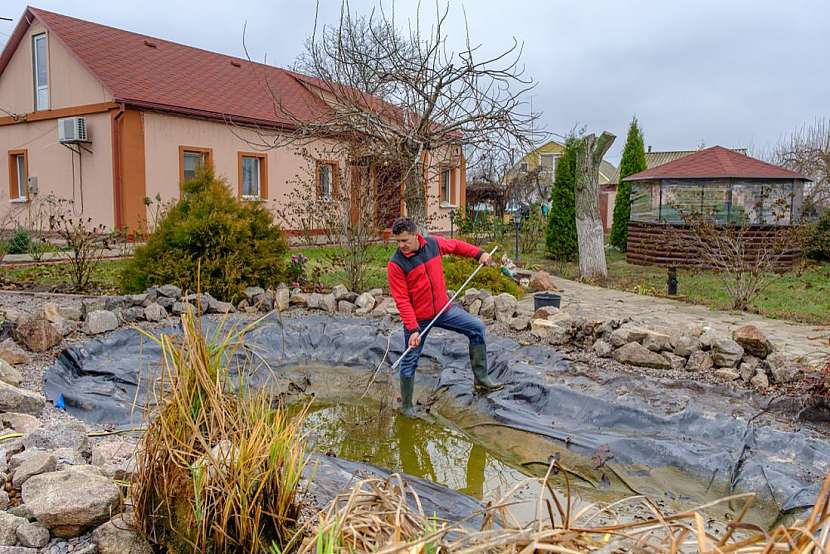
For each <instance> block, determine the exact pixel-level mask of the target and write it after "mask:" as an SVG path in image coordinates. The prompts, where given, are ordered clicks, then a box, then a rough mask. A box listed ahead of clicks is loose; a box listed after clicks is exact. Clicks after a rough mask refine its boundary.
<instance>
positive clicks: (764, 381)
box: [749, 371, 769, 391]
mask: <svg viewBox="0 0 830 554" xmlns="http://www.w3.org/2000/svg"><path fill="white" fill-rule="evenodd" d="M749 384H751V385H752V386H753V387H754V388H756V389H758V390H762V391H763V390H767V389H768V388H769V378H767V374H766V373H764V372H763V371H759V372H757V373H756V374H755V376H754V377H753V378H752V379H750V380H749Z"/></svg>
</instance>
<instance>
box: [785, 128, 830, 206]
mask: <svg viewBox="0 0 830 554" xmlns="http://www.w3.org/2000/svg"><path fill="white" fill-rule="evenodd" d="M770 158H771V161H772V162H773V163H776V164H778V165H782V166H784V167H786V168H789V169H792V170H793V171H796V172H798V173H801V174H802V175H804V176H805V177H809V178H810V179H812V183H806V185H805V190H804V201H803V205H802V213H803V214H805V215H807V216H810V215H817V214H818V213H819V212H821V211H823V210H825V209H828V208H830V119H827V118H821V119H816V120H815V121H814V122H813V123H811V124H809V125H804V126H802V127H800V128H799V129H797V130H796V131H794V132H793V133H792V134H790V135H789V136H786V137H784V138H783V139H782V140H781V141H780V142H779V143H778V144H777V145H776V146H775V147H774V148H773V151H772V154H771V156H770Z"/></svg>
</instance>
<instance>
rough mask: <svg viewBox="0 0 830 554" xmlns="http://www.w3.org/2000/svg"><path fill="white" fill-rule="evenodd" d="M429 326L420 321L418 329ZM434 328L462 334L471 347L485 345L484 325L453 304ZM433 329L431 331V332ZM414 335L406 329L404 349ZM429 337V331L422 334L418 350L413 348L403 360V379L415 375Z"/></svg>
mask: <svg viewBox="0 0 830 554" xmlns="http://www.w3.org/2000/svg"><path fill="white" fill-rule="evenodd" d="M427 325H429V321H419V322H418V327H419V329H421V331H423V329H424V328H425V327H426V326H427ZM432 327H433V328H434V327H440V328H441V329H447V330H448V331H454V332H456V333H461V334H462V335H464V336H465V337H467V338H468V339H469V340H470V346H475V345H477V344H484V324H483V323H482V322H481V320H479V319H478V318H477V317H475V316H474V315H471V314H469V313H467V312H466V311H464V310H463V309H462V308H460V307H458V306H456V305H455V304H453V305H452V306H450V307H449V308H448V309H447V311H446V312H444V313H443V314H441V316H440V317H439V318H438V320H437V321H436V322H435V325H433V326H432ZM431 330H432V328H431V329H430V331H431ZM411 334H412V333H410V332H409V331H407V330H406V328H404V332H403V347H404V348H407V347H408V346H409V336H410V335H411ZM428 335H429V331H427V333H426V335H424V334H421V343H420V344H419V345H418V348H413V349H412V350H410V351H409V354H407V355H406V356H405V357H404V359H403V360H401V376H402V377H411V376H412V375H414V374H415V368H417V367H418V359H419V358H420V357H421V351H422V350H423V349H424V342H425V340H426V338H427V336H428Z"/></svg>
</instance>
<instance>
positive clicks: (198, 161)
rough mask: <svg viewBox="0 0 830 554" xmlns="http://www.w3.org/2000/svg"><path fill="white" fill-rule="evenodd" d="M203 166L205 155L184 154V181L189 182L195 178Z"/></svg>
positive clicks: (200, 153)
mask: <svg viewBox="0 0 830 554" xmlns="http://www.w3.org/2000/svg"><path fill="white" fill-rule="evenodd" d="M204 165H205V155H204V154H203V153H202V152H185V153H184V180H185V181H189V180H190V179H193V178H194V177H195V176H196V172H197V171H198V170H199V168H201V167H203V166H204Z"/></svg>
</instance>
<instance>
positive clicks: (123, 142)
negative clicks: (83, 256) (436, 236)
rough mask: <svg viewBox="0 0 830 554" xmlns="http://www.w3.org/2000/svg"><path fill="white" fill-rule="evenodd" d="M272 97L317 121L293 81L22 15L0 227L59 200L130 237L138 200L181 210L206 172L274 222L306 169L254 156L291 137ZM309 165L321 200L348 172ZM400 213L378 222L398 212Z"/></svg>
mask: <svg viewBox="0 0 830 554" xmlns="http://www.w3.org/2000/svg"><path fill="white" fill-rule="evenodd" d="M266 83H267V86H266ZM269 89H270V90H269ZM275 97H276V98H278V100H279V103H280V105H282V106H285V107H286V108H287V109H288V110H290V113H291V114H292V116H296V115H297V114H300V115H302V114H304V113H306V114H309V116H310V114H312V113H313V112H314V110H316V109H325V108H326V105H325V102H324V100H323V99H322V97H321V95H320V94H318V93H317V91H314V90H313V86H312V85H311V84H309V81H308V80H307V79H304V78H303V76H301V75H297V74H296V73H293V72H290V71H287V70H284V69H280V68H276V67H272V66H267V65H263V64H258V63H252V62H250V61H248V60H246V59H242V58H235V57H231V56H226V55H223V54H217V53H214V52H207V51H205V50H200V49H198V48H192V47H189V46H184V45H181V44H176V43H173V42H169V41H166V40H162V39H158V38H153V37H149V36H145V35H140V34H136V33H131V32H128V31H124V30H120V29H115V28H112V27H107V26H103V25H99V24H96V23H92V22H89V21H83V20H80V19H75V18H72V17H68V16H64V15H60V14H56V13H52V12H47V11H44V10H41V9H37V8H32V7H29V8H27V9H26V10H25V11H24V13H23V15H22V16H21V18H20V21H19V22H18V23H17V26H16V27H15V29H14V32H13V34H12V35H11V37H10V39H9V41H8V43H7V44H6V47H5V49H4V50H3V53H2V55H0V109H2V112H3V113H2V114H0V116H1V117H0V152H4V153H5V154H6V157H7V164H8V171H7V172H6V171H0V179H5V180H6V183H5V185H4V186H2V187H0V191H8V196H7V198H6V199H5V201H3V202H2V203H0V217H2V218H3V219H2V221H9V220H10V219H9V217H8V215H9V214H10V213H11V214H14V213H15V212H22V211H25V210H26V209H27V207H29V206H31V205H32V203H33V202H34V201H35V200H36V199H37V198H38V197H41V198H42V197H45V196H46V195H49V194H54V195H55V196H57V197H59V198H65V199H72V200H74V202H75V207H76V211H81V210H82V211H83V214H85V215H86V216H88V217H91V218H92V220H93V221H94V222H95V223H100V224H103V225H105V226H107V227H108V228H112V229H116V228H117V229H123V228H127V229H130V228H137V227H139V226H140V225H141V224H142V222H143V221H146V218H147V213H146V211H147V207H146V206H145V202H144V200H145V198H155V197H156V195H160V196H161V198H162V199H163V200H168V199H176V198H178V197H179V194H180V184H181V182H182V181H183V180H184V179H185V178H187V177H188V176H190V175H192V174H193V173H194V172H195V171H196V169H197V167H198V166H199V165H201V164H210V165H211V166H212V167H213V168H214V171H215V172H216V174H217V175H220V176H223V177H224V178H225V179H226V180H227V182H228V184H229V186H231V188H232V189H233V190H234V191H235V193H236V194H238V195H239V196H240V197H241V198H244V199H250V200H267V201H268V204H267V205H268V206H269V207H271V208H272V209H276V207H277V206H276V205H275V204H276V203H278V202H279V200H280V198H282V197H283V196H284V194H286V193H287V192H289V191H290V190H291V187H294V186H296V176H297V175H298V173H300V172H301V171H303V168H304V167H305V166H307V165H308V159H307V158H305V157H303V156H302V155H301V154H300V153H299V152H297V149H296V148H293V147H289V146H283V147H279V148H273V149H270V150H260V149H256V148H252V146H251V144H252V143H257V142H261V132H262V130H267V131H268V132H270V133H282V132H284V133H290V132H291V131H292V129H293V127H292V122H291V120H290V118H287V117H282V116H281V115H280V113H279V110H278V109H275V101H274V98H275ZM457 150H458V152H457V154H455V155H454V156H450V157H449V158H448V159H453V160H454V161H453V162H452V165H451V166H448V165H447V163H446V162H442V164H441V167H440V170H435V171H427V174H428V175H431V176H432V177H430V178H428V179H427V180H426V183H425V187H426V192H427V197H428V198H429V199H430V200H429V202H428V204H429V206H430V208H429V211H430V215H431V216H432V217H433V221H434V223H433V226H434V228H435V230H442V229H444V228H445V227H446V228H449V217H448V215H449V212H450V210H452V209H454V208H459V207H461V206H463V205H464V196H465V188H466V174H465V167H464V160H463V156H462V155H461V154H460V152H461V150H460V148H458V149H457ZM436 159H437V157H436ZM316 163H317V165H318V167H317V168H316V171H315V172H314V174H315V175H316V176H315V177H314V178H315V179H319V180H321V181H322V182H321V183H318V190H322V189H325V188H326V187H327V186H328V187H330V186H331V183H330V182H327V180H328V181H330V180H331V179H333V177H332V175H338V174H340V173H342V174H344V175H348V174H349V173H348V169H349V168H348V167H347V165H348V161H347V160H330V159H329V160H319V161H318V162H316ZM435 163H436V164H437V163H438V162H437V161H436V162H435ZM341 164H342V165H341ZM335 166H337V167H335ZM394 186H396V187H398V189H400V183H396V184H394ZM396 204H397V205H396V206H395V207H394V208H393V209H392V211H391V212H388V213H385V214H384V220H385V221H389V220H390V218H391V217H393V216H396V215H399V214H401V213H403V212H404V211H405V208H404V206H403V202H402V201H401V202H400V203H396ZM386 209H387V210H388V208H386Z"/></svg>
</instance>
